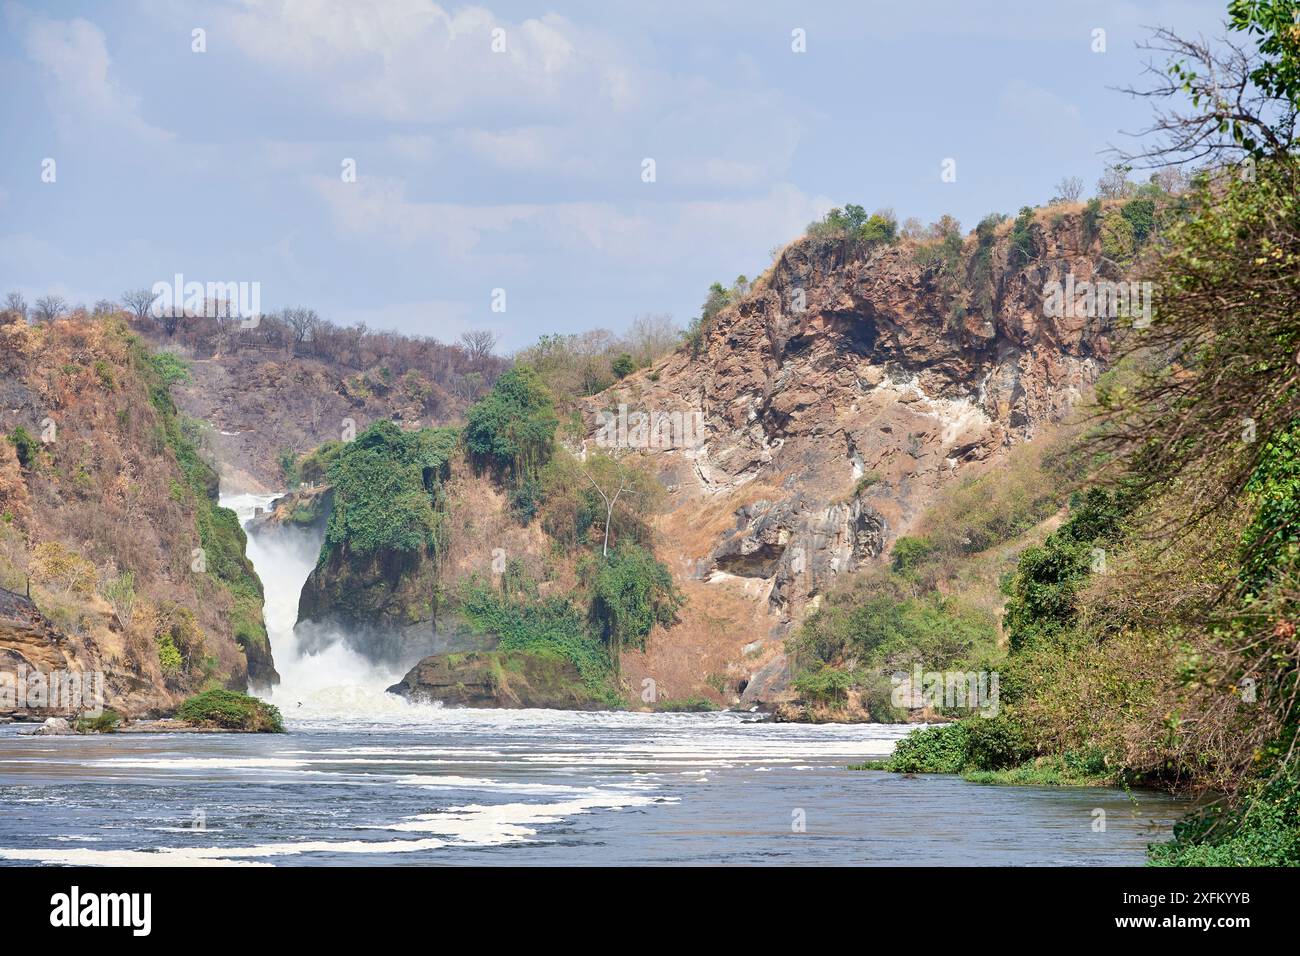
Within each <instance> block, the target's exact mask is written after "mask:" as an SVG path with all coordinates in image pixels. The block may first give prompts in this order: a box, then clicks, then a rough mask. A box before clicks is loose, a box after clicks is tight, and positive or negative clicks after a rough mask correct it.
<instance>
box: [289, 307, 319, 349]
mask: <svg viewBox="0 0 1300 956" xmlns="http://www.w3.org/2000/svg"><path fill="white" fill-rule="evenodd" d="M281 318H283V319H284V321H285V323H286V324H288V326H289V328H290V329H292V330H293V344H294V345H302V344H303V343H304V342H310V341H312V338H313V337H314V336H315V334H316V330H317V329H319V328H320V316H318V315H317V314H316V310H315V309H305V308H303V307H302V306H298V307H296V308H292V309H285V310H283V312H281Z"/></svg>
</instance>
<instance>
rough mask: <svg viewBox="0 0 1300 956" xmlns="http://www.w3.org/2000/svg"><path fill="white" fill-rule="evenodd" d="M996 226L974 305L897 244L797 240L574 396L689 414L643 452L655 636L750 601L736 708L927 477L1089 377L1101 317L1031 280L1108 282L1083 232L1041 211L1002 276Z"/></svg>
mask: <svg viewBox="0 0 1300 956" xmlns="http://www.w3.org/2000/svg"><path fill="white" fill-rule="evenodd" d="M1009 228H1010V226H1009V224H1008V225H1007V226H1006V227H1004V229H1003V230H1002V231H1001V232H1000V233H999V235H998V239H997V241H996V242H995V244H994V245H993V247H992V248H991V249H990V250H989V252H990V255H991V272H992V277H993V278H992V281H991V283H990V285H989V287H988V289H987V294H988V297H989V301H990V302H991V305H990V307H989V311H988V314H985V313H984V312H983V310H982V309H981V308H980V307H979V306H978V305H977V304H976V303H977V301H978V299H977V297H976V292H977V291H979V290H978V289H977V288H976V286H975V280H974V278H973V276H972V275H969V274H968V275H964V276H961V277H958V278H957V279H956V280H955V281H954V280H943V279H942V278H941V277H940V276H939V275H938V273H937V272H936V271H934V270H933V269H932V268H929V267H922V266H921V265H918V264H917V262H916V258H915V246H914V244H913V243H910V242H907V241H903V242H900V243H898V244H896V245H875V246H866V245H862V244H855V243H852V242H849V241H846V240H836V239H801V240H799V241H796V242H794V243H792V244H791V245H789V246H787V247H786V248H785V250H783V252H782V253H781V255H780V256H779V258H778V259H777V261H776V263H775V264H774V266H773V267H772V269H771V270H770V271H769V272H768V273H767V274H765V275H764V276H763V277H761V278H760V280H759V281H757V282H756V283H755V284H754V287H753V289H752V291H750V292H749V293H748V294H746V295H745V296H744V297H743V298H742V299H741V300H740V301H738V302H736V303H735V304H733V305H731V306H728V307H727V308H725V309H723V310H722V311H721V312H719V313H718V314H717V315H716V316H714V317H713V319H712V321H711V323H710V325H709V327H708V329H707V331H706V333H705V336H704V339H703V341H702V344H701V346H700V348H699V349H698V351H697V352H696V353H692V351H691V350H690V349H689V348H686V347H683V348H682V349H679V350H678V351H677V352H676V353H674V354H673V355H671V356H669V357H667V358H666V359H664V360H662V361H660V362H658V363H656V364H655V365H654V366H653V367H652V368H649V369H645V370H641V371H638V372H636V373H634V374H632V375H630V376H628V377H626V378H625V379H623V380H622V381H620V382H619V383H618V384H617V385H615V386H614V387H612V388H611V389H609V390H608V391H606V392H604V393H602V394H600V395H597V396H594V397H593V398H592V399H591V400H590V401H589V403H588V406H587V412H588V417H589V421H590V422H591V424H592V431H591V434H592V435H593V436H594V435H595V434H596V431H597V428H598V424H599V419H598V418H597V412H598V411H599V410H600V409H605V408H610V407H615V406H618V405H626V406H627V408H628V410H629V413H632V412H649V413H655V412H659V413H663V412H673V411H676V412H681V413H683V414H684V415H689V414H692V413H702V416H703V431H704V435H703V440H702V441H699V442H696V443H694V444H692V445H690V446H689V447H686V446H683V447H649V448H647V449H646V451H647V452H648V453H649V454H651V455H653V456H655V461H656V464H657V467H658V469H659V473H660V477H661V479H662V480H663V481H664V483H665V484H666V485H667V486H668V487H669V488H670V489H671V493H670V494H671V500H670V502H669V504H668V507H667V509H666V513H665V514H664V515H663V516H662V518H661V519H660V521H659V529H660V531H661V534H662V536H663V538H664V540H665V541H666V542H669V547H673V546H676V547H677V548H679V549H680V550H681V552H682V554H681V558H680V561H679V563H678V565H677V567H675V568H674V570H675V572H676V573H677V574H678V576H679V580H680V581H681V583H682V586H683V587H684V589H685V590H686V591H687V594H688V606H687V608H686V609H685V611H684V614H683V620H684V625H683V626H682V627H681V628H679V629H677V630H675V632H674V635H675V637H667V638H666V640H673V639H679V640H680V639H688V638H684V637H682V636H681V635H688V634H692V633H695V634H699V635H704V634H708V633H711V632H712V631H713V630H714V629H715V628H716V627H717V625H716V624H714V623H712V616H714V615H716V614H717V610H716V609H717V608H718V607H720V606H723V605H725V606H728V607H735V606H737V602H749V604H750V605H751V607H752V609H753V610H752V612H750V613H749V614H736V615H734V624H733V630H734V631H736V632H737V638H736V641H735V649H734V651H733V652H732V653H733V655H734V656H733V657H732V660H731V663H730V664H728V665H727V667H728V671H729V672H732V671H734V669H735V668H740V669H741V670H743V671H749V669H750V668H752V667H753V666H754V664H757V665H758V670H757V671H755V672H753V673H752V674H751V675H750V677H749V684H748V685H747V687H746V689H745V693H744V695H742V700H743V701H744V702H745V703H747V704H748V703H750V702H756V701H759V700H763V701H769V700H774V699H776V698H779V697H780V695H781V688H782V686H783V684H784V682H786V681H788V679H789V677H790V676H791V675H790V673H789V668H788V666H787V664H786V663H785V661H784V658H783V657H782V656H780V655H779V653H778V652H777V651H776V650H775V649H776V648H778V647H779V646H780V643H781V642H782V641H783V640H784V639H785V637H787V636H788V635H789V634H790V633H791V632H792V631H793V630H794V629H795V628H796V627H797V626H798V624H799V623H800V622H801V621H802V620H803V618H804V617H805V616H806V615H807V614H808V613H809V612H810V611H811V610H812V609H814V608H816V607H817V605H818V603H819V601H820V600H821V596H822V595H823V594H824V593H825V592H826V590H827V589H828V588H829V587H830V586H831V584H832V582H833V581H834V579H835V578H836V577H837V576H838V575H840V574H843V573H845V572H850V571H853V570H854V569H856V568H859V567H861V566H863V565H865V564H868V563H870V562H873V561H878V560H881V558H882V556H884V555H886V554H887V552H888V550H889V548H890V547H891V545H892V543H893V541H894V540H895V539H896V538H897V537H898V536H899V535H902V534H907V533H908V532H909V529H910V528H911V526H912V524H913V522H914V521H915V520H916V518H917V517H918V516H919V515H920V514H921V513H922V512H923V511H924V509H925V508H926V507H927V506H928V505H929V503H930V502H931V501H933V499H934V498H935V496H936V495H937V494H938V492H939V490H940V489H941V488H943V487H944V486H945V485H946V484H947V483H949V482H952V481H956V480H961V479H963V478H965V477H967V476H973V475H975V474H977V473H979V472H980V471H982V470H984V469H986V468H988V467H990V466H991V465H993V464H994V463H996V462H998V461H999V460H1000V459H1001V457H1002V455H1003V454H1004V453H1005V451H1006V450H1007V449H1008V448H1009V447H1010V446H1011V445H1012V444H1014V443H1017V442H1020V441H1024V440H1027V439H1029V438H1032V437H1033V436H1034V435H1035V434H1036V432H1037V431H1038V430H1039V429H1040V428H1041V427H1042V426H1043V424H1044V423H1048V422H1055V421H1058V420H1060V419H1061V418H1062V417H1064V416H1065V415H1066V413H1068V411H1069V410H1070V409H1071V407H1072V406H1073V404H1074V403H1075V402H1076V401H1077V400H1078V399H1079V397H1080V396H1081V395H1082V394H1083V392H1084V390H1085V389H1086V388H1087V387H1088V386H1089V385H1090V384H1091V383H1093V382H1094V381H1095V380H1096V377H1097V376H1098V375H1099V374H1100V373H1101V371H1103V370H1104V368H1105V366H1106V364H1107V361H1108V359H1109V357H1110V350H1111V334H1112V329H1111V320H1109V319H1106V318H1096V319H1082V318H1074V317H1068V316H1067V317H1053V316H1049V315H1046V314H1045V310H1044V308H1043V290H1044V286H1045V284H1046V283H1048V282H1053V281H1062V282H1063V281H1064V279H1065V277H1066V275H1067V274H1068V273H1073V274H1074V276H1075V278H1076V280H1078V281H1080V282H1082V281H1085V280H1094V279H1097V278H1108V279H1118V278H1121V276H1119V275H1117V274H1114V268H1113V267H1112V266H1110V265H1109V264H1108V263H1107V262H1106V260H1104V259H1103V257H1102V255H1101V251H1100V247H1099V245H1098V240H1096V239H1094V240H1093V241H1092V243H1091V244H1090V245H1089V244H1087V243H1085V242H1084V241H1083V239H1082V236H1083V232H1082V230H1081V228H1080V221H1079V216H1078V215H1077V214H1075V213H1063V214H1061V215H1059V216H1057V217H1053V218H1051V219H1049V218H1048V217H1047V216H1046V215H1044V216H1043V217H1042V219H1041V221H1039V222H1038V223H1036V224H1034V225H1033V226H1032V227H1031V229H1032V234H1033V237H1034V243H1035V247H1036V249H1035V251H1036V256H1035V257H1034V259H1033V260H1032V261H1031V262H1030V263H1029V264H1028V265H1026V266H1023V267H1015V268H1013V267H1011V266H1010V265H1009V263H1008V248H1009V242H1008V240H1007V236H1006V230H1007V229H1009ZM974 244H975V239H974V237H970V238H968V239H967V240H966V253H965V257H964V261H965V262H970V261H971V259H972V253H973V251H974V250H973V247H974ZM954 289H955V292H954ZM799 302H802V304H803V308H802V309H799V308H797V305H796V304H797V303H799ZM724 522H725V523H724ZM704 588H707V589H708V590H707V592H706V591H704ZM724 594H725V595H726V599H725V600H724V598H723V595H724ZM695 615H698V620H699V623H698V624H697V623H694V620H695V617H694V616H695ZM756 637H768V638H771V639H772V640H771V641H770V643H769V649H768V652H767V654H766V655H765V657H764V658H762V659H760V660H758V661H748V660H745V657H746V656H747V654H748V653H749V652H747V651H742V648H745V647H748V646H750V645H752V644H753V643H754V640H755V638H756ZM689 639H695V638H689ZM627 666H628V670H629V676H630V677H631V678H632V679H633V682H635V680H636V679H637V678H639V677H640V675H641V674H642V673H644V674H645V675H646V676H651V677H655V678H656V679H659V680H661V681H663V680H669V679H671V680H673V682H674V683H675V684H681V683H682V682H683V680H689V679H691V678H693V679H694V680H695V681H698V680H699V672H700V668H699V667H698V666H697V667H695V668H691V669H688V668H689V655H682V654H679V653H677V652H676V651H675V650H674V651H672V652H670V651H667V650H664V651H662V652H660V651H657V650H656V649H655V648H654V647H652V648H651V649H650V650H649V652H648V653H647V655H646V659H645V660H644V661H638V660H636V659H635V658H629V661H628V664H627Z"/></svg>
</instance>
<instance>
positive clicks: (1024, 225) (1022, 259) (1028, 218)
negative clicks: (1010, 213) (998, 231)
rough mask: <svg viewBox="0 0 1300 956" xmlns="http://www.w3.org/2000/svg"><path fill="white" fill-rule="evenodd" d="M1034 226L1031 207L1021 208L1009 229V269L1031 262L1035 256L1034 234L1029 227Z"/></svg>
mask: <svg viewBox="0 0 1300 956" xmlns="http://www.w3.org/2000/svg"><path fill="white" fill-rule="evenodd" d="M1033 224H1034V210H1033V207H1031V206H1022V207H1021V208H1020V214H1019V215H1018V216H1016V221H1015V223H1014V224H1013V225H1012V227H1011V251H1010V253H1009V264H1010V266H1011V268H1013V269H1015V268H1019V267H1021V266H1023V265H1025V264H1027V263H1028V262H1030V261H1031V260H1033V258H1034V256H1035V255H1036V254H1037V250H1036V248H1035V246H1034V234H1033V231H1032V229H1031V227H1032V226H1033Z"/></svg>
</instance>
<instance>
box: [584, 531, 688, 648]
mask: <svg viewBox="0 0 1300 956" xmlns="http://www.w3.org/2000/svg"><path fill="white" fill-rule="evenodd" d="M581 574H582V576H583V578H584V581H585V583H586V584H587V586H588V587H589V588H590V590H591V610H590V618H591V623H592V626H593V628H594V630H595V632H596V633H597V634H598V635H599V636H600V638H601V640H603V641H604V642H605V646H606V647H607V648H609V651H610V657H611V659H612V660H613V662H614V668H615V670H617V669H618V664H619V657H620V655H621V654H622V652H623V649H624V648H625V647H635V648H637V649H638V650H643V649H644V648H645V640H646V637H647V636H649V634H650V630H651V628H653V627H654V626H655V625H656V624H660V625H663V626H664V627H667V626H669V625H671V624H673V623H674V622H675V621H676V620H677V611H678V609H679V608H680V607H681V605H682V600H683V599H682V596H681V594H679V593H678V591H677V588H676V586H675V585H674V584H673V577H672V574H670V573H669V571H668V569H667V568H666V567H664V565H663V564H662V563H661V562H659V561H657V560H655V557H654V555H653V554H651V553H650V552H649V551H647V550H645V549H644V548H642V547H639V546H638V545H635V544H630V543H624V544H620V545H619V546H618V547H617V548H615V549H614V551H613V552H612V553H611V554H610V555H609V557H608V558H607V559H605V560H597V559H596V558H595V557H594V556H593V557H590V558H588V559H587V561H586V563H585V564H584V566H583V568H582V569H581Z"/></svg>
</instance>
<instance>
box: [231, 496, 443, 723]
mask: <svg viewBox="0 0 1300 956" xmlns="http://www.w3.org/2000/svg"><path fill="white" fill-rule="evenodd" d="M278 497H279V495H252V494H240V495H228V496H227V495H223V496H222V497H221V504H222V506H224V507H226V508H229V509H231V510H232V511H234V512H235V514H237V515H238V516H239V522H240V524H241V525H243V526H244V528H245V530H247V529H248V522H249V521H250V520H251V519H252V517H253V515H254V513H255V509H257V508H263V509H267V508H269V507H270V503H271V502H272V501H274V500H275V499H276V498H278ZM321 540H322V535H321V533H320V532H317V531H307V530H302V529H299V528H280V529H277V530H276V531H274V532H270V533H262V534H250V535H249V536H248V552H247V553H248V558H249V560H250V561H252V562H253V567H254V568H255V569H256V570H257V575H258V577H259V578H261V579H262V589H263V591H264V592H265V594H266V605H265V615H266V630H267V633H268V634H269V635H270V638H271V654H272V656H273V657H274V658H275V668H276V670H277V671H279V673H280V684H279V686H277V687H274V688H270V689H267V690H263V691H260V692H259V693H260V695H261V696H262V697H263V698H264V699H265V700H267V701H268V702H269V703H272V704H275V706H277V707H279V708H280V711H281V712H282V713H283V714H284V716H285V719H286V720H289V721H294V720H300V719H308V720H310V719H311V718H317V717H328V718H348V717H356V718H364V719H367V720H372V721H373V720H375V719H376V718H383V717H385V716H388V717H394V718H405V719H407V720H409V719H411V718H413V717H417V716H419V715H420V714H421V713H426V714H427V713H428V712H429V711H430V710H431V708H428V707H423V706H418V705H413V704H410V703H408V702H407V701H406V700H404V699H403V698H401V697H398V696H397V695H396V694H389V693H386V692H385V688H387V687H389V686H391V685H392V684H395V683H396V682H397V681H399V680H401V678H402V676H403V675H402V673H400V672H397V671H393V670H389V669H386V668H382V667H379V666H377V665H375V664H374V663H372V662H370V661H368V660H366V659H365V658H363V657H361V656H360V655H359V654H357V653H356V652H355V651H353V650H352V649H351V648H349V647H348V646H347V644H346V643H345V642H344V641H343V640H342V635H341V634H340V635H339V639H337V640H335V641H332V642H327V643H326V644H325V646H320V644H319V640H317V642H315V643H313V644H312V646H311V647H310V648H307V647H305V646H303V643H302V642H301V641H299V639H298V636H297V635H296V634H295V633H294V629H293V628H294V624H295V623H296V622H297V619H298V596H299V595H300V594H301V593H302V586H303V584H305V583H306V581H307V576H308V575H309V574H310V573H311V569H312V568H313V567H314V566H315V564H316V557H317V555H318V554H319V553H320V546H321Z"/></svg>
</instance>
